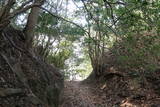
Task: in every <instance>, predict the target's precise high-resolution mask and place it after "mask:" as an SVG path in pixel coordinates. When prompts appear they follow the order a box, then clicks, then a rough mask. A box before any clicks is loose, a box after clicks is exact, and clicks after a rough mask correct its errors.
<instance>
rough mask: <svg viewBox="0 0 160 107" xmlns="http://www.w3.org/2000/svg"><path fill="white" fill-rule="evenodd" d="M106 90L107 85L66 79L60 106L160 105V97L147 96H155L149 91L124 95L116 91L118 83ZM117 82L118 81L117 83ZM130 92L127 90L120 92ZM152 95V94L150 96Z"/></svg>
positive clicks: (123, 106) (129, 106)
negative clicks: (142, 93)
mask: <svg viewBox="0 0 160 107" xmlns="http://www.w3.org/2000/svg"><path fill="white" fill-rule="evenodd" d="M111 84H112V85H113V87H112V88H111V89H110V90H108V89H107V92H106V90H104V88H105V87H106V86H105V85H100V84H84V83H82V82H80V81H65V87H64V93H63V98H62V100H61V105H60V107H160V98H159V97H158V98H156V99H154V98H146V97H147V96H148V97H150V96H153V95H152V94H153V93H152V92H151V94H150V93H148V92H145V91H144V93H145V94H146V95H145V96H142V95H137V94H135V95H134V94H132V95H131V96H130V95H129V97H123V96H122V95H118V94H117V93H116V92H117V90H121V89H116V85H114V82H113V83H111ZM116 84H117V83H116ZM123 92H126V93H128V92H127V91H122V92H120V93H121V94H122V93H123ZM149 95H150V96H149Z"/></svg>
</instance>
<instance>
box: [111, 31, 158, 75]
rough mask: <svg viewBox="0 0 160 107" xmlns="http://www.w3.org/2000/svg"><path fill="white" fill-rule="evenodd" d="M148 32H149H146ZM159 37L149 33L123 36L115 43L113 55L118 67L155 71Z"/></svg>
mask: <svg viewBox="0 0 160 107" xmlns="http://www.w3.org/2000/svg"><path fill="white" fill-rule="evenodd" d="M147 34H149V32H148V33H147ZM159 41H160V38H159V36H156V35H154V34H153V33H151V34H150V35H145V33H142V35H141V34H139V35H138V34H136V35H134V36H132V37H130V36H129V37H125V38H124V39H123V40H122V41H121V42H119V43H116V45H115V47H114V49H113V50H114V51H113V53H114V55H115V56H116V58H117V65H118V66H119V68H121V69H123V70H126V71H128V72H129V71H132V72H133V71H135V72H139V71H155V70H156V69H158V67H159V60H160V54H159V53H160V42H159Z"/></svg>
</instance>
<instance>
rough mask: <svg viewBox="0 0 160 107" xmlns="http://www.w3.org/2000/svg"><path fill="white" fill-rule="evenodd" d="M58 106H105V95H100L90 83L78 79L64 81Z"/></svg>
mask: <svg viewBox="0 0 160 107" xmlns="http://www.w3.org/2000/svg"><path fill="white" fill-rule="evenodd" d="M62 99H63V100H62V102H63V103H62V104H61V106H60V107H107V105H104V100H103V99H105V96H102V94H101V95H100V92H98V91H97V90H96V89H95V88H93V87H92V86H91V85H88V84H87V85H85V84H82V83H81V82H78V81H66V82H65V87H64V96H63V98H62Z"/></svg>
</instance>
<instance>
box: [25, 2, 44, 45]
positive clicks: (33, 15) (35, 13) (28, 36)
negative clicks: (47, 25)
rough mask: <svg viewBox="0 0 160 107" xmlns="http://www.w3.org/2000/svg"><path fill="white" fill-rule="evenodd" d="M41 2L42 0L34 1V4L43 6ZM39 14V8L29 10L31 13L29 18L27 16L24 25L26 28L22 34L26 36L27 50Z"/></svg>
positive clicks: (31, 40) (30, 43) (31, 41)
mask: <svg viewBox="0 0 160 107" xmlns="http://www.w3.org/2000/svg"><path fill="white" fill-rule="evenodd" d="M43 2H44V0H41V1H40V0H36V1H35V3H41V5H42V4H43ZM41 5H40V6H41ZM39 12H40V8H39V7H33V8H32V9H31V12H30V14H29V16H28V20H27V24H26V27H25V29H24V33H25V35H26V45H27V48H31V47H32V43H33V38H34V32H35V28H36V24H37V21H38V16H39Z"/></svg>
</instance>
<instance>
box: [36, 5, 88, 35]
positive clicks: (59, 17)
mask: <svg viewBox="0 0 160 107" xmlns="http://www.w3.org/2000/svg"><path fill="white" fill-rule="evenodd" d="M39 8H40V9H42V10H44V11H46V12H47V13H49V14H50V15H52V16H53V17H56V18H58V19H61V20H64V21H65V22H68V23H71V24H73V25H75V26H77V27H79V28H80V29H81V30H82V31H84V32H85V33H87V34H88V31H87V30H85V29H84V28H83V27H82V26H80V25H78V24H76V23H74V22H72V21H69V20H67V19H65V18H63V17H61V16H58V15H55V14H53V13H52V12H50V11H49V10H47V9H46V8H44V7H39Z"/></svg>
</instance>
